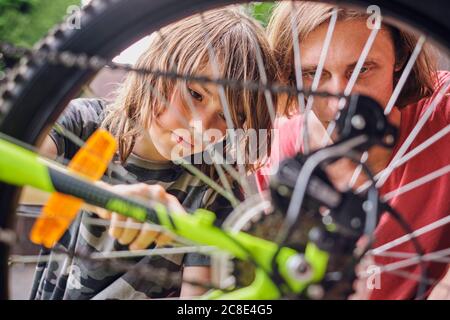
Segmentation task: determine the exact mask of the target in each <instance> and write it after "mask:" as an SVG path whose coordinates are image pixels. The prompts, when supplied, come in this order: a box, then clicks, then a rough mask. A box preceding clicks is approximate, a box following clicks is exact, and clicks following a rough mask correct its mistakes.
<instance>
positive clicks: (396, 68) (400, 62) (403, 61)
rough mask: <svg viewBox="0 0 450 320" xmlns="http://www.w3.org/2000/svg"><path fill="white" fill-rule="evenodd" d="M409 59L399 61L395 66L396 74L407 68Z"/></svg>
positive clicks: (403, 58) (404, 58)
mask: <svg viewBox="0 0 450 320" xmlns="http://www.w3.org/2000/svg"><path fill="white" fill-rule="evenodd" d="M406 61H407V57H405V56H403V57H402V58H401V59H397V60H396V61H395V65H394V72H399V71H400V70H402V69H403V68H404V67H405V64H406Z"/></svg>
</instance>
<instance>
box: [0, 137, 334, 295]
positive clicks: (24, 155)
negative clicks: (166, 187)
mask: <svg viewBox="0 0 450 320" xmlns="http://www.w3.org/2000/svg"><path fill="white" fill-rule="evenodd" d="M0 181H2V182H5V183H8V184H11V185H15V186H19V187H22V186H31V187H34V188H37V189H39V190H42V191H46V192H50V193H52V192H61V193H64V194H68V195H71V196H74V197H77V198H79V199H82V200H83V201H85V202H86V203H89V204H91V205H94V206H98V207H102V208H105V209H107V210H110V211H114V212H117V213H119V214H122V215H125V216H128V217H132V218H134V219H136V220H138V221H141V222H150V223H154V224H158V225H160V226H162V227H164V228H166V229H167V230H169V231H171V232H173V233H174V234H177V235H179V236H181V237H184V238H186V239H188V240H191V241H193V242H195V243H197V244H199V245H207V246H214V247H217V248H218V249H220V250H223V251H225V252H227V253H229V254H231V255H233V256H234V257H236V258H238V259H241V260H251V261H254V262H255V264H256V272H255V280H254V281H253V283H252V284H251V285H250V286H248V287H245V288H240V289H236V290H234V291H231V292H226V293H224V292H222V291H220V290H216V291H214V292H212V293H210V294H208V295H206V296H205V297H204V298H206V299H277V298H280V297H281V292H280V289H279V288H278V286H277V285H276V284H275V283H274V282H273V281H272V279H271V278H270V275H271V274H272V272H273V266H272V261H273V258H274V256H275V255H276V254H277V252H278V254H277V257H276V262H275V263H276V265H277V268H278V271H279V273H280V275H281V276H282V278H283V280H284V281H285V283H286V284H287V285H288V287H289V290H291V291H292V292H294V293H301V292H302V291H303V290H304V289H305V288H306V287H307V286H308V285H309V284H310V283H313V282H317V281H320V280H321V279H322V278H323V276H324V274H325V272H326V268H327V263H328V253H327V252H325V251H322V250H320V249H319V248H317V247H316V246H315V245H314V244H313V243H309V244H308V245H307V248H306V251H305V253H304V255H305V259H306V261H307V262H308V263H309V264H310V266H311V269H312V275H311V277H310V278H309V279H308V280H307V281H299V280H297V279H296V278H295V277H294V276H292V275H291V272H290V270H289V268H288V262H289V259H290V258H291V257H293V256H295V255H297V254H299V252H297V251H295V250H293V249H291V248H288V247H282V248H281V249H280V250H279V248H278V245H277V244H276V243H273V242H271V241H267V240H264V239H261V238H258V237H255V236H252V235H250V234H247V233H244V232H237V233H234V232H229V231H226V230H222V229H220V228H219V227H217V226H215V225H214V220H215V215H214V213H212V212H209V211H207V210H204V209H198V210H196V211H195V212H194V213H193V214H186V213H180V212H168V211H167V209H166V207H165V206H163V205H162V204H158V205H156V206H154V207H150V206H148V205H147V204H146V203H144V202H143V201H140V200H134V199H130V198H128V197H124V196H121V195H119V194H116V193H114V192H111V191H109V190H106V189H104V188H101V187H99V186H97V185H95V184H93V183H92V182H91V181H89V180H86V179H84V178H82V177H80V176H77V175H75V174H73V173H69V172H68V171H67V170H66V169H65V168H64V167H59V166H56V165H54V164H52V163H51V162H49V161H48V160H45V159H43V158H41V157H40V156H38V155H37V154H35V153H33V152H31V151H29V150H27V149H25V148H22V147H20V146H18V145H16V144H13V143H10V142H8V141H6V140H4V139H0Z"/></svg>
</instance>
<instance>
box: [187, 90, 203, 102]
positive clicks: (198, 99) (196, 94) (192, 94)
mask: <svg viewBox="0 0 450 320" xmlns="http://www.w3.org/2000/svg"><path fill="white" fill-rule="evenodd" d="M188 91H189V94H190V95H191V96H192V98H194V99H195V100H197V101H199V102H202V100H203V96H202V95H201V94H200V93H198V92H197V91H194V90H192V89H191V88H188Z"/></svg>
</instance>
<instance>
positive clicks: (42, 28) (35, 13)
mask: <svg viewBox="0 0 450 320" xmlns="http://www.w3.org/2000/svg"><path fill="white" fill-rule="evenodd" d="M74 4H75V5H79V4H80V0H0V41H5V42H9V43H13V44H15V45H19V46H25V47H31V46H32V45H33V44H34V43H35V42H36V41H38V40H39V39H40V38H42V37H43V36H45V34H46V33H47V31H48V30H49V29H50V28H51V27H52V26H53V25H55V24H56V23H58V22H60V21H61V20H62V19H63V17H64V16H65V15H66V14H67V8H68V7H69V6H70V5H74Z"/></svg>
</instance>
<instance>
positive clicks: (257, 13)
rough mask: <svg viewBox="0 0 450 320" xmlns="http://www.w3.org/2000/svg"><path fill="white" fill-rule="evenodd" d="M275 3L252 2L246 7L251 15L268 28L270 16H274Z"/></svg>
mask: <svg viewBox="0 0 450 320" xmlns="http://www.w3.org/2000/svg"><path fill="white" fill-rule="evenodd" d="M274 5H275V3H274V2H251V3H250V4H248V5H246V7H247V10H249V13H250V14H251V15H252V16H253V17H254V18H255V19H256V20H258V21H259V22H260V23H261V24H262V25H263V26H264V27H266V26H267V24H268V22H269V19H270V15H271V14H272V9H273V7H274Z"/></svg>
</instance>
